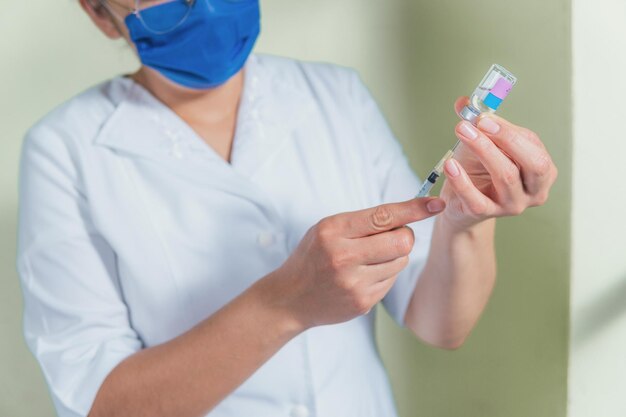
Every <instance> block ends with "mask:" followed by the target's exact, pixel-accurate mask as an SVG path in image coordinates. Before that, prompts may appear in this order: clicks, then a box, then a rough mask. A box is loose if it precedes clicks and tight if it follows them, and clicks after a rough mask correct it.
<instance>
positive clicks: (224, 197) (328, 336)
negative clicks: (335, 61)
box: [17, 55, 433, 417]
mask: <svg viewBox="0 0 626 417" xmlns="http://www.w3.org/2000/svg"><path fill="white" fill-rule="evenodd" d="M19 178H20V180H19V235H18V256H17V269H18V272H19V276H20V279H21V282H22V289H23V294H24V301H25V311H24V332H25V338H26V341H27V343H28V346H29V348H30V349H31V351H32V352H33V354H34V355H35V357H36V358H37V360H38V361H39V363H40V365H41V368H42V370H43V373H44V375H45V378H46V381H47V383H48V385H49V387H50V392H51V395H52V398H53V400H54V404H55V406H56V409H57V411H58V414H59V415H60V416H62V417H70V416H85V415H86V414H87V413H88V411H89V409H90V407H91V405H92V402H93V399H94V398H95V394H96V392H97V390H98V388H99V386H100V384H101V383H102V381H103V380H104V378H105V377H106V375H107V374H108V373H109V372H110V371H111V370H112V369H113V368H114V367H115V366H116V365H117V364H118V363H119V362H120V361H121V360H123V359H124V358H126V357H127V356H129V355H131V354H133V353H134V352H136V351H138V350H140V349H142V348H144V347H150V346H154V345H156V344H159V343H163V342H165V341H167V340H170V339H172V338H174V337H175V336H177V335H179V334H181V333H183V332H185V331H186V330H188V329H189V328H191V327H192V326H194V325H195V324H196V323H198V322H200V321H201V320H203V319H205V318H206V317H208V316H210V315H211V314H212V313H213V312H215V311H216V310H218V309H219V308H220V307H221V306H223V305H224V304H225V303H227V302H229V301H230V300H231V299H232V298H234V297H235V296H237V295H238V294H239V293H241V292H242V291H243V290H244V289H245V288H246V287H248V286H249V285H250V284H251V283H253V282H254V281H255V280H257V279H259V278H261V277H263V276H264V275H266V274H267V273H269V272H271V271H272V270H274V269H276V268H277V267H279V266H280V265H281V264H282V263H283V262H284V261H285V259H286V258H287V257H288V256H289V254H290V253H291V252H292V251H293V249H294V248H295V246H296V245H297V244H298V242H299V241H300V239H301V238H302V236H303V235H304V233H305V232H306V231H307V229H309V228H310V227H311V226H312V225H313V224H315V223H316V222H317V221H319V220H320V219H321V218H323V217H326V216H329V215H332V214H335V213H339V212H345V211H352V210H359V209H363V208H367V207H372V206H375V205H378V204H381V203H384V202H393V201H402V200H406V199H409V198H411V197H413V196H414V195H415V193H416V192H417V190H418V187H419V185H420V181H419V178H418V177H417V176H416V175H415V173H414V172H413V171H412V170H411V168H410V167H409V164H408V161H407V159H406V157H405V155H404V153H403V152H402V148H401V146H400V144H399V142H398V141H397V140H396V139H395V138H394V136H393V134H392V132H391V131H390V130H389V128H388V126H387V124H386V122H385V120H384V118H383V116H382V115H381V113H380V111H379V109H378V107H377V106H376V104H375V102H374V100H373V99H372V97H371V96H370V94H369V92H368V90H367V89H366V88H365V87H364V85H363V84H362V82H361V81H360V78H359V77H358V75H357V74H356V72H355V71H353V70H350V69H347V68H343V67H339V66H335V65H329V64H321V63H304V62H298V61H295V60H290V59H285V58H278V57H271V56H263V55H252V56H251V57H250V59H249V60H248V62H247V63H246V70H245V84H244V91H243V98H242V102H241V105H240V108H239V115H238V122H237V127H236V135H235V139H234V143H233V150H232V163H231V164H229V163H227V162H226V161H224V160H223V159H222V158H221V157H220V156H219V155H218V154H217V153H216V152H215V151H214V150H213V149H212V148H211V147H210V146H208V145H207V144H206V143H205V142H203V141H202V139H201V138H200V137H198V136H197V135H196V134H195V133H194V132H193V131H192V130H191V128H190V127H189V126H188V125H187V124H185V123H184V122H183V121H182V120H181V119H180V118H178V116H177V115H176V114H175V113H173V112H172V111H171V110H170V109H169V108H168V107H166V106H165V105H163V104H162V103H161V102H159V101H158V100H157V99H155V98H154V97H153V96H152V95H151V94H150V93H149V92H148V91H147V90H145V89H143V88H142V87H141V86H140V85H139V84H137V83H135V82H134V81H132V80H131V79H130V78H126V77H122V76H119V77H116V78H113V79H112V80H109V81H107V82H104V83H101V84H99V85H97V86H95V87H93V88H90V89H89V90H87V91H85V92H83V93H82V94H80V95H78V96H76V97H74V98H72V99H71V100H69V101H67V102H66V103H64V104H63V105H61V106H59V107H58V108H56V109H55V110H53V111H52V112H51V113H49V114H48V115H47V116H46V117H44V118H43V119H42V120H41V121H39V122H38V123H37V124H36V125H35V126H33V127H32V128H31V129H30V130H29V132H28V133H27V136H26V139H25V141H24V143H23V147H22V154H21V160H20V177H19ZM432 225H433V219H429V220H425V221H421V222H415V223H412V224H410V225H409V226H410V227H412V228H413V229H414V231H415V238H416V241H415V245H414V247H413V250H412V252H411V255H410V263H409V265H408V266H407V267H406V268H405V269H404V270H403V271H402V272H401V273H400V275H399V277H398V279H397V282H396V283H395V284H394V286H393V288H392V289H391V291H390V292H389V293H388V294H387V295H386V296H385V298H384V299H383V304H384V306H385V307H386V309H387V310H388V311H389V312H390V314H391V315H392V317H393V318H394V319H395V321H396V322H397V323H398V324H399V325H401V326H402V325H403V322H402V317H403V315H404V312H405V310H406V308H407V305H408V302H409V297H410V296H411V293H412V292H413V289H414V287H415V283H416V279H417V277H418V275H419V272H420V271H421V269H422V268H423V265H424V261H425V258H426V255H427V252H428V248H429V246H430V240H431V235H432ZM375 312H376V309H372V310H371V311H370V313H369V314H367V315H364V316H360V317H358V318H355V319H353V320H350V321H348V322H345V323H341V324H337V325H327V326H320V327H315V328H312V329H309V330H307V331H306V332H304V333H302V334H300V335H299V336H297V337H295V338H294V339H292V340H291V341H289V342H288V343H287V344H286V345H285V346H284V347H283V348H282V349H280V351H278V352H277V353H276V354H275V355H274V356H273V357H272V358H271V359H269V360H268V361H267V362H266V363H265V364H264V365H263V366H262V367H261V368H260V369H258V370H257V371H256V372H255V373H254V374H253V375H252V376H251V377H250V378H249V379H247V380H246V381H245V382H244V383H243V385H241V386H240V387H239V388H237V389H236V390H235V391H234V392H233V393H232V394H231V395H229V396H228V397H227V398H226V399H224V401H222V402H221V403H220V404H219V405H218V406H217V407H216V408H215V409H214V410H213V411H212V412H211V413H209V416H211V417H277V416H293V417H306V416H319V417H368V416H376V417H383V416H384V417H393V416H395V415H396V409H395V405H394V402H393V397H392V394H391V391H390V386H389V382H388V379H387V375H386V373H385V370H384V368H383V366H382V363H381V360H380V357H379V355H378V351H377V348H376V345H375V339H374V316H375Z"/></svg>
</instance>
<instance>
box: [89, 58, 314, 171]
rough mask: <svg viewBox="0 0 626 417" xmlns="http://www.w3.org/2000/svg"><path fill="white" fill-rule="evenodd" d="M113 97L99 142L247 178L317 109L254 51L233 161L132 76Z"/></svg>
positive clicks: (115, 85) (116, 86) (113, 89)
mask: <svg viewBox="0 0 626 417" xmlns="http://www.w3.org/2000/svg"><path fill="white" fill-rule="evenodd" d="M109 95H110V97H111V99H112V100H113V102H114V103H117V106H116V109H115V110H114V112H113V113H112V114H111V116H110V117H109V118H108V120H107V121H106V122H105V124H104V125H103V127H102V129H101V130H100V132H99V134H98V135H97V136H96V137H95V139H94V143H95V144H96V145H99V146H105V147H108V148H111V149H114V150H116V151H120V152H123V153H126V154H128V155H130V156H132V157H141V158H150V159H154V160H158V161H160V162H165V163H173V164H179V165H182V166H186V165H188V164H189V163H191V164H194V163H198V164H199V166H201V167H203V168H206V169H209V170H212V171H214V170H218V171H222V173H223V174H226V175H228V174H231V175H236V176H243V177H245V178H251V177H253V176H254V175H255V173H256V172H257V171H258V170H259V169H260V168H261V167H262V166H263V165H264V164H266V163H268V162H269V161H270V160H271V159H272V158H271V157H272V155H274V154H275V153H276V152H277V151H278V150H279V149H280V148H281V144H282V143H283V142H284V141H285V140H288V139H289V138H291V137H293V135H292V131H293V130H294V129H295V128H296V127H297V126H298V124H299V123H300V122H301V121H302V120H303V119H304V118H306V117H307V115H308V114H309V112H310V111H312V107H313V106H312V104H311V103H309V102H308V101H307V100H306V99H305V97H306V96H305V95H304V93H303V92H300V91H298V90H297V89H296V88H294V86H292V85H290V84H289V81H288V80H287V79H286V77H281V76H280V73H277V71H276V70H275V69H274V68H273V67H272V66H271V65H265V64H264V63H263V61H262V59H259V58H258V57H257V56H256V55H254V54H253V55H251V56H250V58H249V59H248V61H247V62H246V66H245V72H244V87H243V93H242V97H241V101H240V104H239V106H240V107H239V112H238V118H237V125H236V132H235V139H234V142H233V149H232V154H231V163H230V164H229V163H228V162H226V161H225V160H224V159H223V158H222V157H221V156H220V155H218V154H217V152H215V151H214V150H213V149H212V148H211V147H210V146H209V145H208V144H207V143H205V142H204V141H203V140H202V138H201V137H200V136H198V135H197V134H196V133H195V132H194V131H193V130H192V129H191V127H190V126H189V125H188V124H187V123H185V122H184V121H183V120H182V119H181V118H180V117H179V116H178V115H176V114H175V113H174V112H173V111H172V110H171V109H169V108H168V107H167V106H166V105H165V104H163V103H162V102H160V101H159V100H158V99H157V98H155V97H154V96H153V95H152V94H151V93H150V92H149V91H148V90H146V89H145V88H143V87H142V86H141V85H140V84H138V83H136V82H135V81H133V80H132V79H130V78H128V77H123V76H119V77H116V78H114V79H113V80H112V82H111V84H110V91H109ZM214 174H215V172H214Z"/></svg>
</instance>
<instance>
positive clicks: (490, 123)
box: [478, 117, 500, 134]
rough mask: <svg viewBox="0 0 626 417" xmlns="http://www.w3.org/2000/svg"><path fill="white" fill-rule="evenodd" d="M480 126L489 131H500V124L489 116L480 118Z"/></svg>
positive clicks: (492, 132)
mask: <svg viewBox="0 0 626 417" xmlns="http://www.w3.org/2000/svg"><path fill="white" fill-rule="evenodd" d="M478 127H479V128H480V129H481V130H482V131H484V132H487V133H491V134H494V133H498V131H499V130H500V125H499V124H498V123H497V122H496V121H495V120H493V119H491V118H489V117H483V118H482V119H480V120H479V121H478Z"/></svg>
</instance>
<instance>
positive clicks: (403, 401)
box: [379, 0, 571, 417]
mask: <svg viewBox="0 0 626 417" xmlns="http://www.w3.org/2000/svg"><path fill="white" fill-rule="evenodd" d="M396 3H397V2H396ZM402 7H404V8H405V9H406V13H405V14H404V16H405V17H404V22H403V23H402V24H401V27H403V28H404V30H405V36H406V39H405V42H406V50H407V51H409V52H408V54H409V55H408V60H407V62H406V64H407V65H409V66H410V67H411V68H412V69H413V72H414V77H413V82H412V83H410V84H409V85H410V87H409V88H410V93H409V95H410V97H409V99H408V100H409V103H410V104H409V106H410V109H411V111H410V112H409V113H410V114H412V115H413V118H412V119H407V120H406V121H405V123H406V127H404V129H406V131H405V132H404V135H402V139H403V143H404V144H405V148H406V149H407V152H408V153H409V154H410V156H411V159H412V162H413V166H414V167H415V169H416V170H417V172H419V173H421V175H424V174H425V173H426V172H427V170H428V169H429V168H430V166H431V164H432V163H433V162H436V161H437V160H438V158H439V157H440V156H441V155H442V154H443V153H444V152H445V150H446V149H447V147H449V146H451V145H452V144H453V143H454V140H455V138H454V133H453V126H454V123H455V122H456V120H457V119H456V116H455V115H454V113H453V112H452V110H451V108H452V107H451V103H453V101H454V99H455V98H456V97H457V96H458V95H461V94H470V93H471V91H472V89H473V88H474V86H475V85H476V83H477V82H478V81H479V80H480V78H481V77H482V75H483V73H484V72H485V71H486V70H487V68H488V66H489V65H490V64H491V63H492V62H497V63H500V64H502V65H504V66H505V67H507V68H508V69H509V70H511V71H512V72H513V73H515V74H516V75H517V76H518V84H517V85H516V86H515V88H514V89H513V91H512V93H511V94H510V95H509V97H508V98H507V101H506V102H505V103H504V104H503V105H502V107H501V112H500V113H501V115H502V116H504V117H506V118H507V119H509V120H511V121H512V122H514V123H516V124H520V125H523V126H526V127H528V128H531V129H533V130H535V131H536V132H537V133H538V134H539V135H540V137H541V138H542V139H543V141H544V142H545V144H546V146H547V147H548V149H549V150H550V152H551V153H552V155H553V156H554V159H555V162H556V165H557V167H558V168H559V178H558V181H557V183H556V184H555V187H554V189H553V191H552V193H551V196H550V200H549V202H548V204H546V205H545V206H543V207H540V208H532V209H530V210H528V211H527V212H526V213H525V214H524V215H523V216H521V217H519V218H505V219H499V220H498V224H497V254H498V280H497V283H496V288H495V290H494V293H493V296H492V298H491V300H490V302H489V304H488V306H487V309H486V310H485V312H484V314H483V316H482V317H481V319H480V321H479V323H478V325H477V327H476V328H475V329H474V332H473V333H472V334H471V335H470V337H469V338H468V339H467V342H466V343H465V345H463V346H462V347H461V348H460V349H458V350H456V351H442V350H437V349H433V348H431V347H428V346H425V345H423V344H421V343H420V342H418V341H416V340H415V339H414V338H413V337H412V335H410V334H409V332H408V331H401V330H399V329H397V327H396V326H394V325H393V323H391V322H390V320H389V318H388V317H383V318H382V320H380V322H379V324H380V325H381V326H380V332H379V340H380V346H381V349H382V351H383V354H384V359H385V362H386V364H387V367H388V369H389V372H390V373H391V374H392V376H393V387H394V391H395V393H396V398H397V401H398V403H399V408H400V414H401V416H402V417H417V416H429V417H435V416H441V417H458V416H463V417H500V416H502V417H518V416H519V417H529V416H532V417H544V416H545V417H560V416H565V413H566V395H567V343H568V334H567V328H568V292H569V258H570V257H569V252H570V249H569V248H570V246H569V245H570V236H569V235H570V233H569V222H570V199H571V195H570V194H571V191H570V182H571V161H570V159H571V155H570V145H571V110H570V109H571V99H570V94H571V91H570V73H571V62H570V61H571V58H570V23H569V22H570V6H569V2H568V1H564V0H559V1H549V2H547V1H542V0H527V1H524V2H519V1H491V0H479V1H473V2H460V1H453V0H438V1H436V2H435V1H430V0H420V1H413V2H403V6H402ZM386 108H387V109H388V110H389V111H391V106H390V105H388V104H387V106H386Z"/></svg>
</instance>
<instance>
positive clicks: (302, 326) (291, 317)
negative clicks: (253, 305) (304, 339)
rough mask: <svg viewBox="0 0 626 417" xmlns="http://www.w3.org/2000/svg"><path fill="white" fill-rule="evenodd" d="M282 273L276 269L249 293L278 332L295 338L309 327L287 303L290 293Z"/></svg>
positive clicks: (254, 285)
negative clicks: (284, 283)
mask: <svg viewBox="0 0 626 417" xmlns="http://www.w3.org/2000/svg"><path fill="white" fill-rule="evenodd" d="M281 273H282V271H281V270H280V269H277V270H275V271H273V272H271V273H270V274H268V275H266V276H264V277H263V278H261V279H259V280H258V281H257V282H255V283H254V284H253V285H252V286H251V287H250V288H249V292H250V293H251V295H252V296H253V297H254V298H255V299H256V300H257V301H258V303H259V305H260V306H261V308H262V309H263V310H264V311H265V312H266V314H268V316H269V317H270V318H271V320H272V321H273V323H275V325H276V326H278V328H279V331H281V333H284V334H285V336H287V337H290V338H291V337H295V336H297V335H298V334H300V333H302V332H303V331H305V330H306V329H307V328H308V327H309V326H307V324H306V322H305V321H304V320H302V319H301V318H300V317H299V316H298V314H296V311H295V310H294V309H293V308H291V303H290V302H289V299H290V293H289V292H288V291H287V290H286V288H285V286H284V285H282V284H283V280H282V279H281V276H280V274H281Z"/></svg>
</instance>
